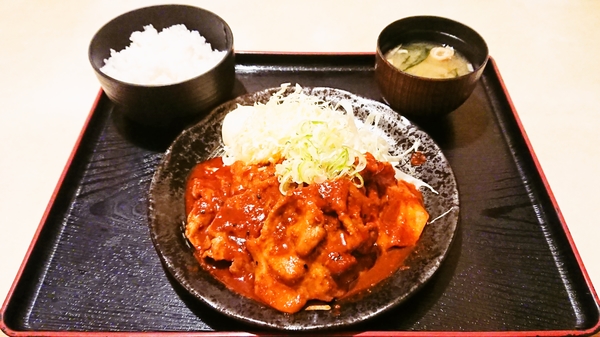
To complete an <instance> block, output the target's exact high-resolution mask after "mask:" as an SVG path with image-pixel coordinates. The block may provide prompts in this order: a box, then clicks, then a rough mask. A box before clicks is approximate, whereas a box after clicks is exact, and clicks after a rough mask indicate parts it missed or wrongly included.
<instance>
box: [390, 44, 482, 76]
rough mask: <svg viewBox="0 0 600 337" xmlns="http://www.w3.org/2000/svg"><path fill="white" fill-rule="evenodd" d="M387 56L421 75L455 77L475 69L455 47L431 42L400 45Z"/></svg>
mask: <svg viewBox="0 0 600 337" xmlns="http://www.w3.org/2000/svg"><path fill="white" fill-rule="evenodd" d="M385 58H386V59H387V60H388V62H390V63H391V64H392V65H393V66H394V67H396V68H398V69H400V70H402V71H404V72H406V73H409V74H411V75H415V76H421V77H429V78H453V77H458V76H462V75H465V74H468V73H470V72H472V71H473V65H472V64H471V63H470V62H469V61H467V59H466V58H465V57H464V56H463V55H462V54H460V53H459V52H458V51H456V50H454V48H452V47H450V46H445V45H440V44H434V43H429V42H415V43H409V44H405V45H399V46H397V47H396V48H393V49H392V50H390V51H389V52H387V53H386V54H385Z"/></svg>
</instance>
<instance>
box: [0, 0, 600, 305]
mask: <svg viewBox="0 0 600 337" xmlns="http://www.w3.org/2000/svg"><path fill="white" fill-rule="evenodd" d="M158 3H161V2H159V1H150V0H146V1H143V0H123V1H118V2H117V1H110V2H109V1H99V0H94V1H90V0H88V1H78V0H61V1H42V0H35V1H34V0H24V1H17V0H5V1H1V2H0V107H1V108H0V169H1V171H0V172H1V174H0V219H1V221H0V256H1V258H0V268H1V270H2V273H0V299H2V300H3V299H4V298H5V296H6V294H7V292H8V291H9V289H10V287H11V284H12V282H13V280H14V277H15V275H16V274H17V271H18V270H19V267H20V265H21V262H22V260H23V257H24V255H25V253H26V251H27V249H28V246H29V244H30V242H31V239H32V237H33V235H34V233H35V231H36V229H37V227H38V223H39V221H40V219H41V217H42V214H43V213H44V210H45V208H46V206H47V203H48V201H49V200H50V198H51V196H52V193H53V191H54V188H55V186H56V183H57V181H58V179H59V177H60V175H61V172H62V170H63V168H64V165H65V163H66V161H67V159H68V157H69V154H70V153H71V150H72V148H73V145H74V144H75V141H76V140H77V137H78V135H79V132H80V131H81V128H82V126H83V123H84V121H85V119H86V117H87V115H88V113H89V111H90V108H91V106H92V103H93V101H94V99H95V97H96V95H97V93H98V89H99V84H98V82H97V80H96V78H95V76H94V74H93V72H92V69H91V67H90V65H89V62H88V59H87V47H88V43H89V41H90V39H91V37H92V36H93V34H94V33H95V32H96V30H97V29H99V28H100V27H101V26H102V25H103V24H104V23H106V22H107V21H109V20H110V19H112V18H113V17H115V16H118V15H119V14H121V13H124V12H126V11H129V10H132V9H135V8H138V7H143V6H147V5H152V4H158ZM182 3H189V4H192V5H196V6H199V7H203V8H206V9H209V10H211V11H213V12H216V13H217V14H219V15H220V16H222V17H223V18H224V19H225V20H226V21H228V23H229V24H230V26H231V28H232V30H233V33H234V36H235V47H236V49H237V50H251V51H290V52H371V51H373V50H374V48H375V41H376V38H377V35H378V33H379V32H380V31H381V29H383V28H384V27H385V26H386V25H387V24H388V23H390V22H392V21H395V20H397V19H399V18H401V17H405V16H411V15H424V14H426V15H438V16H444V17H448V18H452V19H454V20H457V21H460V22H463V23H465V24H467V25H469V26H471V27H472V28H474V29H475V30H477V31H478V32H479V33H480V34H481V35H482V36H483V37H484V38H485V39H486V41H487V43H488V46H489V49H490V54H491V55H492V56H493V57H494V59H495V60H496V62H497V64H498V66H499V68H500V72H501V74H502V76H503V78H504V81H505V84H506V86H507V88H508V91H509V93H510V95H511V97H512V100H513V102H514V104H515V106H516V109H517V111H518V113H519V115H520V118H521V120H522V122H523V125H524V127H525V129H526V132H527V134H528V136H529V139H530V140H531V143H532V145H533V148H534V150H535V153H536V154H537V157H538V159H539V161H540V163H541V165H542V168H543V170H544V173H545V175H546V177H547V179H548V182H549V184H550V187H551V188H552V191H553V193H554V196H555V197H556V200H557V201H558V204H559V206H560V209H561V210H562V213H563V215H564V218H565V219H566V222H567V224H568V226H569V229H570V232H571V235H572V236H573V238H574V240H575V243H576V245H577V249H578V251H579V253H580V255H581V258H582V260H583V262H584V263H585V266H586V269H587V272H588V273H589V275H590V277H591V280H592V281H593V283H594V284H595V285H596V288H600V258H598V257H599V256H600V244H598V237H600V223H599V222H600V221H598V220H597V212H598V209H599V207H598V202H600V198H599V197H598V191H600V174H599V173H600V146H599V145H600V62H598V55H600V43H598V41H600V19H599V18H600V2H598V1H592V0H562V1H561V0H538V1H534V0H527V1H525V0H522V1H516V0H511V1H506V0H502V1H477V0H455V1H443V0H436V1H433V0H432V1H414V0H412V1H406V0H395V1H385V0H369V1H346V0H335V1H332V0H330V1H322V0H305V1H302V2H299V1H279V2H272V1H266V0H263V1H260V0H259V1H243V0H229V1H208V0H205V1H200V0H198V1H182ZM300 3H301V4H302V6H299V4H300Z"/></svg>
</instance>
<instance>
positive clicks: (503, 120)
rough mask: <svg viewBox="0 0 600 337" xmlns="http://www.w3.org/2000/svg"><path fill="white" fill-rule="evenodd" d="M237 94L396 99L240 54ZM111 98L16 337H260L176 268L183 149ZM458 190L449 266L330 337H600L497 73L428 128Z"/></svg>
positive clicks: (58, 208)
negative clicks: (151, 196)
mask: <svg viewBox="0 0 600 337" xmlns="http://www.w3.org/2000/svg"><path fill="white" fill-rule="evenodd" d="M236 60H237V66H236V72H237V79H238V81H237V86H236V89H235V92H236V94H242V93H245V92H254V91H258V90H262V89H265V88H270V87H276V86H279V85H280V84H281V83H285V82H291V83H299V84H301V85H302V86H306V87H308V86H322V87H333V88H338V89H343V90H347V91H350V92H352V93H354V94H357V95H361V96H365V97H368V98H372V99H375V100H381V97H380V95H379V91H378V89H377V86H376V84H375V81H374V77H373V67H374V55H372V54H345V55H334V54H331V55H330V54H327V55H321V54H309V55H299V54H249V53H248V54H238V55H237V56H236ZM114 110H115V108H114V106H113V104H112V103H111V102H110V101H109V100H108V98H107V97H106V96H105V95H104V94H103V93H102V92H101V93H100V94H99V96H98V99H97V101H96V102H95V103H94V106H93V108H92V111H91V113H90V116H89V119H88V122H87V123H86V126H85V128H84V130H83V131H82V133H81V137H80V139H79V142H78V143H77V146H76V148H75V149H74V151H73V154H72V157H71V160H70V161H69V163H68V164H67V166H66V168H65V171H64V173H63V176H62V178H61V181H60V183H59V185H58V186H57V189H56V192H55V194H54V197H53V198H52V200H51V201H50V203H49V206H48V209H47V212H46V214H45V215H44V218H43V219H42V221H41V223H40V226H39V229H38V231H37V233H36V236H35V237H34V239H33V242H32V245H31V248H30V250H29V251H28V253H27V256H26V257H25V260H24V262H23V265H22V268H21V269H20V271H19V274H18V275H17V276H16V279H15V282H14V284H13V287H12V288H11V290H10V292H9V295H8V297H7V299H6V300H5V302H4V305H3V307H2V312H1V314H2V317H1V318H2V320H1V327H2V330H3V331H4V332H5V333H6V334H8V335H11V336H65V335H78V336H79V335H84V334H98V335H147V334H158V335H162V334H165V335H167V334H168V335H171V334H175V335H179V334H182V335H246V334H277V331H260V330H258V329H257V328H255V327H252V326H247V325H244V324H241V323H239V322H237V321H234V320H232V319H230V318H227V317H225V316H223V315H221V314H219V313H218V312H215V311H214V310H212V309H210V308H208V307H207V306H206V305H204V304H202V303H200V302H198V301H196V300H195V299H193V298H191V296H189V295H188V294H187V293H186V292H185V291H184V290H183V289H182V288H181V287H180V286H179V284H178V283H177V282H175V281H174V280H173V279H171V278H170V277H169V276H168V273H167V272H166V271H165V269H163V267H162V266H161V263H160V260H159V257H158V255H157V253H156V251H155V249H154V247H153V245H152V242H151V240H150V235H149V230H148V218H147V206H148V199H147V196H148V188H149V185H150V180H151V179H152V176H153V174H154V172H155V169H156V167H157V165H158V163H159V161H160V160H161V158H162V156H163V151H164V150H165V149H166V147H167V145H168V144H169V142H170V140H171V139H173V136H174V135H169V134H155V133H148V132H145V131H141V130H139V129H136V128H131V127H130V125H128V124H127V123H126V122H125V121H123V120H122V119H120V118H119V114H118V113H115V111H114ZM421 127H422V128H423V129H424V130H426V131H427V132H428V133H429V134H430V135H431V136H432V137H433V138H434V139H435V140H436V142H437V143H438V144H439V145H440V147H441V148H442V150H443V152H444V154H445V155H446V157H447V158H448V160H449V162H450V164H451V166H452V168H453V170H454V174H455V176H456V180H457V183H458V188H459V192H460V207H461V209H460V220H459V226H458V230H457V233H456V238H455V242H454V243H453V245H452V248H451V251H450V253H449V255H448V257H447V259H446V261H445V262H444V263H443V264H442V266H441V267H440V268H439V270H438V271H437V273H436V274H435V275H434V276H433V278H432V279H431V280H430V281H429V282H428V283H427V284H426V285H425V287H424V288H422V289H421V290H420V291H419V292H418V293H417V294H416V295H415V296H413V297H411V298H410V299H409V300H408V301H407V302H405V303H403V304H402V305H400V306H399V307H397V308H395V309H394V310H392V311H389V312H386V313H384V314H383V315H381V316H377V317H376V318H374V319H371V320H369V321H366V322H364V323H360V324H358V325H354V326H352V327H350V328H348V329H346V330H339V331H328V332H327V333H328V335H331V334H339V335H354V334H359V335H363V336H367V335H378V336H388V335H397V336H409V335H417V336H435V335H438V336H450V335H470V336H476V335H477V336H478V335H482V334H487V335H501V336H509V335H510V336H513V335H520V336H550V335H577V336H582V335H590V334H593V333H594V332H597V331H599V330H600V318H599V317H600V310H599V306H598V302H599V301H598V295H597V294H596V293H595V291H594V289H593V288H592V286H591V282H590V280H589V277H588V275H587V274H586V272H585V268H584V266H583V265H582V262H581V259H580V257H579V255H578V253H577V251H576V249H575V247H574V244H573V240H572V238H571V236H570V235H569V232H568V230H567V226H566V224H565V222H564V219H563V218H562V216H561V214H560V211H559V209H558V205H557V204H556V201H555V200H554V198H553V196H552V193H551V191H550V189H549V187H548V184H547V182H546V180H545V178H544V175H543V173H542V170H541V167H540V166H539V164H538V162H537V160H536V158H535V155H534V153H533V150H532V148H531V145H530V144H529V142H528V139H527V137H526V135H525V132H524V130H523V128H522V125H521V124H520V122H519V118H518V115H517V113H516V110H515V108H514V106H513V105H512V103H511V101H510V98H509V96H508V93H507V91H506V88H505V87H504V85H503V82H502V79H501V77H500V74H499V71H498V69H497V67H496V64H495V62H494V60H493V59H491V61H490V62H489V63H488V65H487V67H486V69H485V72H484V74H483V76H482V79H481V82H480V83H479V85H478V86H477V88H476V90H475V92H474V94H473V95H472V96H471V97H470V98H469V100H468V101H467V102H466V103H465V104H464V105H463V106H461V107H460V108H459V109H458V110H457V111H455V112H453V113H452V114H451V115H450V116H449V117H448V118H447V119H445V120H442V121H440V122H439V123H436V124H435V125H422V126H421Z"/></svg>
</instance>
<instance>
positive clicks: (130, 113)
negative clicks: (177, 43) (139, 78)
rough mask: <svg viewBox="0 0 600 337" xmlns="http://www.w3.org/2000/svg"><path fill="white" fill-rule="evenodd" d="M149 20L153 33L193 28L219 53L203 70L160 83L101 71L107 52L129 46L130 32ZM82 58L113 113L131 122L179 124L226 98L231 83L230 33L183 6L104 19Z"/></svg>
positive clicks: (214, 18)
mask: <svg viewBox="0 0 600 337" xmlns="http://www.w3.org/2000/svg"><path fill="white" fill-rule="evenodd" d="M150 24H152V25H153V26H154V28H156V30H157V31H159V32H160V31H162V30H163V29H164V28H167V27H171V26H173V25H176V24H184V25H185V26H186V28H187V29H188V30H191V31H198V32H199V33H200V35H201V36H203V37H204V38H206V41H207V42H208V43H210V44H211V47H212V49H213V50H214V49H216V50H219V51H225V53H226V54H225V56H224V58H223V59H222V60H221V61H220V62H219V63H218V64H216V65H215V66H214V67H213V68H211V69H209V70H208V71H206V72H204V73H202V74H197V75H194V77H192V78H191V79H188V80H184V81H181V82H178V83H169V84H165V85H142V84H134V83H128V82H124V81H121V80H118V79H116V78H113V77H111V76H108V75H107V74H105V73H104V72H102V70H101V68H102V67H103V66H104V64H105V59H108V58H109V57H110V56H111V55H110V50H111V49H114V50H115V51H121V50H123V49H124V48H125V47H127V46H129V45H130V44H131V41H130V36H131V33H132V32H134V31H143V30H144V26H147V25H150ZM88 56H89V60H90V63H91V65H92V68H93V69H94V71H95V74H96V77H97V78H98V80H99V81H100V85H101V87H102V89H103V90H104V92H105V93H106V95H107V96H108V98H109V99H110V100H111V101H112V102H114V104H115V106H116V107H117V109H116V110H115V111H116V112H117V113H119V114H123V115H124V116H125V117H126V118H127V119H129V120H131V121H134V122H136V123H137V125H141V126H148V127H156V128H165V129H167V128H181V129H182V128H183V127H185V125H186V124H189V123H192V122H193V121H195V120H197V119H199V118H202V116H203V115H204V114H207V113H208V112H210V110H212V109H213V108H214V107H216V106H217V105H219V104H221V103H223V102H224V101H227V100H229V99H230V98H231V94H232V91H233V86H234V81H235V61H234V51H233V34H232V31H231V29H230V27H229V25H228V24H227V23H226V22H225V21H224V20H223V19H222V18H221V17H219V16H217V15H216V14H214V13H212V12H210V11H207V10H204V9H202V8H198V7H193V6H187V5H158V6H151V7H144V8H140V9H136V10H133V11H130V12H127V13H124V14H122V15H120V16H118V17H116V18H114V19H113V20H111V21H110V22H108V23H106V24H105V25H104V26H103V27H101V28H100V30H99V31H98V32H97V33H96V34H95V35H94V37H93V38H92V40H91V43H90V45H89V50H88Z"/></svg>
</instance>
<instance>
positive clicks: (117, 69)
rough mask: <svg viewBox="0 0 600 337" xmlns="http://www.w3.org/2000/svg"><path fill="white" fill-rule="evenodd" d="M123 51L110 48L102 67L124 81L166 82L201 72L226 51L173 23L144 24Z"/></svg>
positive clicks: (147, 83)
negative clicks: (162, 25)
mask: <svg viewBox="0 0 600 337" xmlns="http://www.w3.org/2000/svg"><path fill="white" fill-rule="evenodd" d="M129 39H130V40H131V44H130V45H129V46H127V47H125V49H123V50H121V51H118V52H117V51H115V50H113V49H111V50H110V55H111V56H110V58H108V59H105V60H104V63H105V65H104V67H102V68H101V69H100V70H102V72H104V73H105V74H106V75H108V76H111V77H113V78H115V79H118V80H120V81H123V82H128V83H135V84H142V85H166V84H173V83H178V82H181V81H185V80H188V79H190V78H193V77H196V76H199V75H201V74H203V73H205V72H207V71H208V70H210V69H211V68H213V67H214V66H215V65H216V64H217V63H219V61H221V60H222V59H223V57H224V56H225V54H226V52H225V51H218V50H213V49H212V47H211V45H210V43H208V42H207V41H206V39H205V38H204V37H203V36H202V35H200V33H198V31H195V30H192V31H190V30H188V29H187V28H186V26H185V25H183V24H179V25H173V26H171V27H168V28H165V29H163V30H162V31H161V32H158V31H157V30H156V29H155V28H154V26H152V25H147V26H144V31H136V32H133V33H132V34H131V37H130V38H129Z"/></svg>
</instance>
